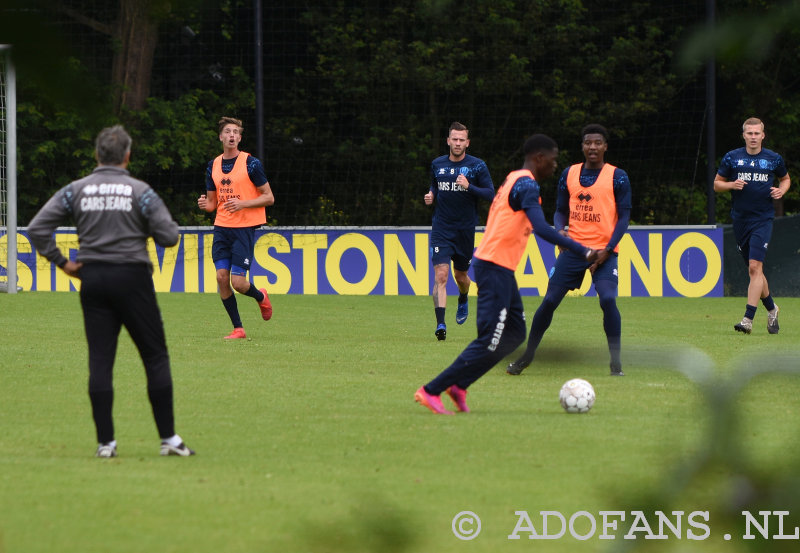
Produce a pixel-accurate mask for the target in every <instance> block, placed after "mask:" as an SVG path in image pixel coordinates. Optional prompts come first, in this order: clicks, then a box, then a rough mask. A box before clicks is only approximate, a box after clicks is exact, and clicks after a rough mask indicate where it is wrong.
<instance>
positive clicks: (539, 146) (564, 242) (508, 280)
mask: <svg viewBox="0 0 800 553" xmlns="http://www.w3.org/2000/svg"><path fill="white" fill-rule="evenodd" d="M522 151H523V152H524V154H525V163H524V165H523V166H522V169H521V170H519V171H512V172H511V173H510V174H509V175H508V177H506V180H505V182H504V183H503V186H501V187H500V189H499V190H498V191H497V194H496V195H495V197H494V200H493V201H492V207H491V208H490V209H489V219H488V221H487V222H486V231H485V232H484V234H483V240H481V244H480V246H478V249H477V250H476V251H475V255H474V259H475V263H474V264H473V268H474V269H475V283H476V284H477V285H478V302H477V303H478V305H477V314H476V319H477V326H478V336H477V337H476V338H475V340H473V341H472V342H471V343H470V344H469V345H468V346H467V348H466V349H465V350H464V351H462V352H461V355H459V356H458V357H457V358H456V360H455V361H453V363H452V364H451V365H450V366H449V367H447V368H446V369H445V370H444V371H442V372H441V373H440V374H439V376H437V377H436V378H434V379H433V380H431V381H430V382H428V383H427V384H425V385H424V386H421V387H420V388H419V389H418V390H417V391H416V393H415V394H414V400H415V401H417V402H418V403H420V404H421V405H423V406H424V407H427V408H428V409H430V410H431V411H433V412H434V413H436V414H439V415H452V414H453V413H452V412H451V411H449V410H447V409H445V408H444V406H443V405H442V400H441V398H440V397H439V396H440V395H441V394H442V392H447V395H448V396H450V398H451V399H452V400H453V403H455V406H456V409H458V410H459V411H461V412H462V413H467V412H469V410H470V409H469V407H468V406H467V388H469V387H470V386H471V385H472V384H473V383H474V382H475V381H476V380H478V379H479V378H480V377H481V376H483V375H484V374H486V373H487V372H488V371H489V370H490V369H491V368H492V367H494V366H495V365H496V364H497V363H498V362H499V361H500V360H501V359H503V357H505V356H506V355H508V354H509V353H511V352H512V351H514V350H515V349H516V348H517V346H519V345H520V344H521V343H522V342H523V341H524V340H525V316H524V310H523V305H522V297H521V296H520V293H519V287H518V285H517V280H516V277H515V276H514V271H516V269H517V267H518V266H519V263H520V260H521V259H522V255H523V254H524V253H525V247H526V246H527V244H528V237H529V236H530V234H531V232H534V233H536V235H537V236H540V237H542V238H544V239H545V240H547V241H549V242H552V243H554V244H558V245H559V246H561V247H564V248H566V249H567V250H569V251H570V252H574V254H575V255H576V256H579V257H581V258H582V259H584V260H585V261H586V262H587V263H591V262H593V261H595V260H596V259H597V258H598V255H599V252H598V251H597V250H593V249H591V248H587V247H586V246H585V245H582V244H579V243H578V242H576V241H574V240H572V239H570V238H568V237H567V236H564V235H562V234H559V233H557V232H556V231H555V230H553V227H551V226H550V225H549V224H548V223H547V221H546V220H545V218H544V213H543V212H542V207H541V198H540V197H539V182H541V180H542V179H546V178H549V177H550V176H552V175H553V172H554V171H555V169H556V157H558V146H557V145H556V143H555V142H554V141H553V139H552V138H550V137H548V136H545V135H543V134H535V135H533V136H532V137H530V138H529V139H528V140H527V141H526V142H525V144H524V146H523V148H522Z"/></svg>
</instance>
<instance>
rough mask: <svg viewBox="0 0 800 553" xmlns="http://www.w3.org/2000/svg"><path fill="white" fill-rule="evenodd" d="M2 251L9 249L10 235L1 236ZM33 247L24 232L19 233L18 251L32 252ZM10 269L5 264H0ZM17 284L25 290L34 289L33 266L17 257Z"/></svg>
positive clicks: (0, 246)
mask: <svg viewBox="0 0 800 553" xmlns="http://www.w3.org/2000/svg"><path fill="white" fill-rule="evenodd" d="M0 251H5V252H7V251H8V235H7V234H4V235H3V236H0ZM32 251H33V248H32V247H31V243H30V242H29V241H28V239H27V238H26V237H25V236H23V235H22V234H19V233H17V253H31V252H32ZM0 267H3V268H5V269H8V267H6V266H5V265H0ZM17 286H21V287H22V289H23V290H33V273H32V272H31V268H30V267H28V266H27V265H25V264H24V263H23V262H22V261H20V260H19V259H17Z"/></svg>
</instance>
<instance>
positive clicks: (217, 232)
mask: <svg viewBox="0 0 800 553" xmlns="http://www.w3.org/2000/svg"><path fill="white" fill-rule="evenodd" d="M255 242H256V230H255V227H245V228H228V227H217V226H215V227H214V242H213V243H212V245H211V259H212V260H213V261H214V267H216V268H217V269H225V270H228V271H230V272H231V274H232V275H240V276H244V275H246V274H247V271H249V270H250V262H251V261H252V260H253V251H254V248H255Z"/></svg>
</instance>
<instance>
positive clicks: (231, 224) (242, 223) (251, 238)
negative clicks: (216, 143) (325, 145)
mask: <svg viewBox="0 0 800 553" xmlns="http://www.w3.org/2000/svg"><path fill="white" fill-rule="evenodd" d="M243 130H244V129H243V128H242V122H241V121H240V120H238V119H234V118H232V117H223V118H222V119H220V121H219V140H220V142H222V148H223V152H222V155H220V156H217V157H216V158H215V159H213V160H211V161H210V162H209V163H208V168H207V169H206V193H205V194H203V195H202V196H200V197H199V198H198V199H197V205H198V207H199V208H200V209H202V210H204V211H209V212H211V211H214V210H216V212H217V216H216V218H215V219H214V242H213V244H212V247H211V257H212V259H213V260H214V267H216V269H217V285H218V287H219V295H220V298H222V305H224V306H225V310H226V311H227V312H228V316H229V317H230V319H231V323H232V324H233V331H232V332H231V333H230V334H228V335H227V336H225V339H226V340H233V339H240V338H246V337H247V335H246V334H245V331H244V327H243V325H242V319H241V317H240V316H239V308H238V306H237V304H236V296H235V295H234V293H233V291H234V290H236V291H237V292H239V293H240V294H244V295H246V296H250V297H251V298H253V299H254V300H256V302H258V306H259V308H260V309H261V317H262V318H263V319H264V320H265V321H268V320H270V318H272V304H271V303H270V301H269V295H268V294H267V290H266V288H261V289H260V290H259V289H257V288H256V287H255V286H253V284H252V283H251V282H250V281H249V280H248V278H247V272H248V271H249V270H250V263H251V261H252V259H253V250H254V248H255V229H256V227H260V226H261V225H263V224H264V223H266V222H267V216H266V213H265V212H264V208H265V207H266V206H269V205H272V204H274V203H275V197H274V196H273V195H272V189H271V188H270V186H269V182H268V181H267V177H266V175H265V174H264V167H263V165H262V164H261V161H259V160H258V158H256V157H254V156H251V155H250V154H248V153H247V152H242V151H240V150H239V142H241V140H242V131H243Z"/></svg>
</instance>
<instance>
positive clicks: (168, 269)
mask: <svg viewBox="0 0 800 553" xmlns="http://www.w3.org/2000/svg"><path fill="white" fill-rule="evenodd" d="M180 245H181V239H178V243H177V244H175V245H174V246H172V247H171V248H164V261H163V263H161V264H159V262H158V253H157V252H156V243H155V242H154V241H153V239H152V238H148V239H147V253H149V254H150V261H151V262H152V263H153V287H154V288H155V290H156V292H169V291H171V288H172V279H173V278H174V277H175V266H176V265H177V264H178V248H180Z"/></svg>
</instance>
